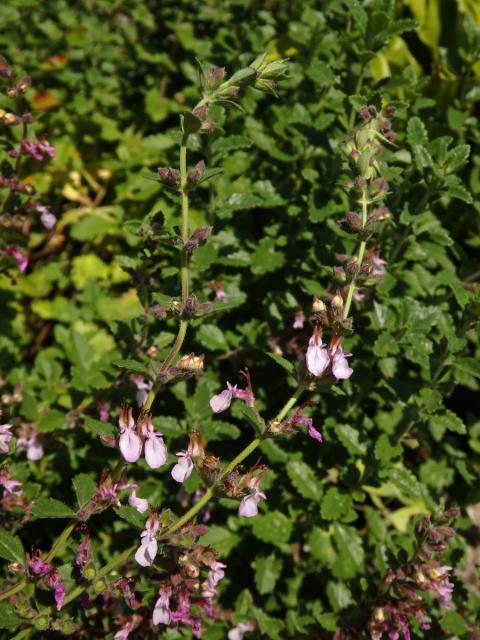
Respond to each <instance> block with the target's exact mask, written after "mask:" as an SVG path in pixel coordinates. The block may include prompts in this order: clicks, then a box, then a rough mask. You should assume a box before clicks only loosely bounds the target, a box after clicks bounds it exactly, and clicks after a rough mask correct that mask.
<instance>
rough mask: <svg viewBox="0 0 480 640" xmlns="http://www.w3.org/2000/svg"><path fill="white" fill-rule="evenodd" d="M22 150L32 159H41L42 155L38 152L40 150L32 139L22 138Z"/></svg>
mask: <svg viewBox="0 0 480 640" xmlns="http://www.w3.org/2000/svg"><path fill="white" fill-rule="evenodd" d="M22 151H23V152H24V153H25V154H27V155H29V156H31V157H32V158H33V159H34V160H38V161H41V160H43V156H42V154H41V153H40V150H39V149H38V148H37V145H36V144H35V142H33V141H32V140H29V139H28V138H25V139H24V140H22Z"/></svg>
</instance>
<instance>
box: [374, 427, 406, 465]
mask: <svg viewBox="0 0 480 640" xmlns="http://www.w3.org/2000/svg"><path fill="white" fill-rule="evenodd" d="M402 451H403V447H402V445H401V444H395V445H391V444H390V440H389V439H388V436H387V434H385V433H383V434H382V435H381V436H380V437H379V439H378V440H377V443H376V445H375V458H376V459H377V460H380V462H390V460H392V458H397V457H398V456H401V455H402Z"/></svg>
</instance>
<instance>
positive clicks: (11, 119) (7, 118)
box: [2, 112, 17, 125]
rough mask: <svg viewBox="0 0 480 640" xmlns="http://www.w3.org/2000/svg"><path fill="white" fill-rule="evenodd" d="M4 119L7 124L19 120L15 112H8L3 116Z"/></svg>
mask: <svg viewBox="0 0 480 640" xmlns="http://www.w3.org/2000/svg"><path fill="white" fill-rule="evenodd" d="M2 120H3V121H4V123H5V124H9V125H12V124H15V123H16V122H17V116H16V115H15V114H14V113H11V112H7V113H5V115H4V116H3V118H2Z"/></svg>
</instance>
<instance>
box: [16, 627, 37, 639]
mask: <svg viewBox="0 0 480 640" xmlns="http://www.w3.org/2000/svg"><path fill="white" fill-rule="evenodd" d="M31 631H33V629H32V627H27V628H26V629H22V630H21V631H19V632H18V633H17V634H15V635H14V636H13V637H12V638H11V640H22V638H26V637H27V636H28V635H29V634H30V633H31Z"/></svg>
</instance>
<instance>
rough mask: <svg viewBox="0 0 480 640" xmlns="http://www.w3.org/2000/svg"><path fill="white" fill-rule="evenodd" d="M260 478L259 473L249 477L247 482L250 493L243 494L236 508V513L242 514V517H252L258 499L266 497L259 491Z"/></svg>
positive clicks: (256, 508)
mask: <svg viewBox="0 0 480 640" xmlns="http://www.w3.org/2000/svg"><path fill="white" fill-rule="evenodd" d="M261 479H262V476H261V475H257V476H254V477H252V478H251V479H250V482H249V483H248V486H249V489H250V493H249V494H248V495H247V496H245V497H244V498H243V499H242V501H241V502H240V506H239V508H238V515H239V516H243V517H244V518H253V516H256V515H257V513H258V503H259V502H260V499H261V498H263V499H264V500H266V499H267V496H266V495H265V494H264V493H263V491H260V481H261Z"/></svg>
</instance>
